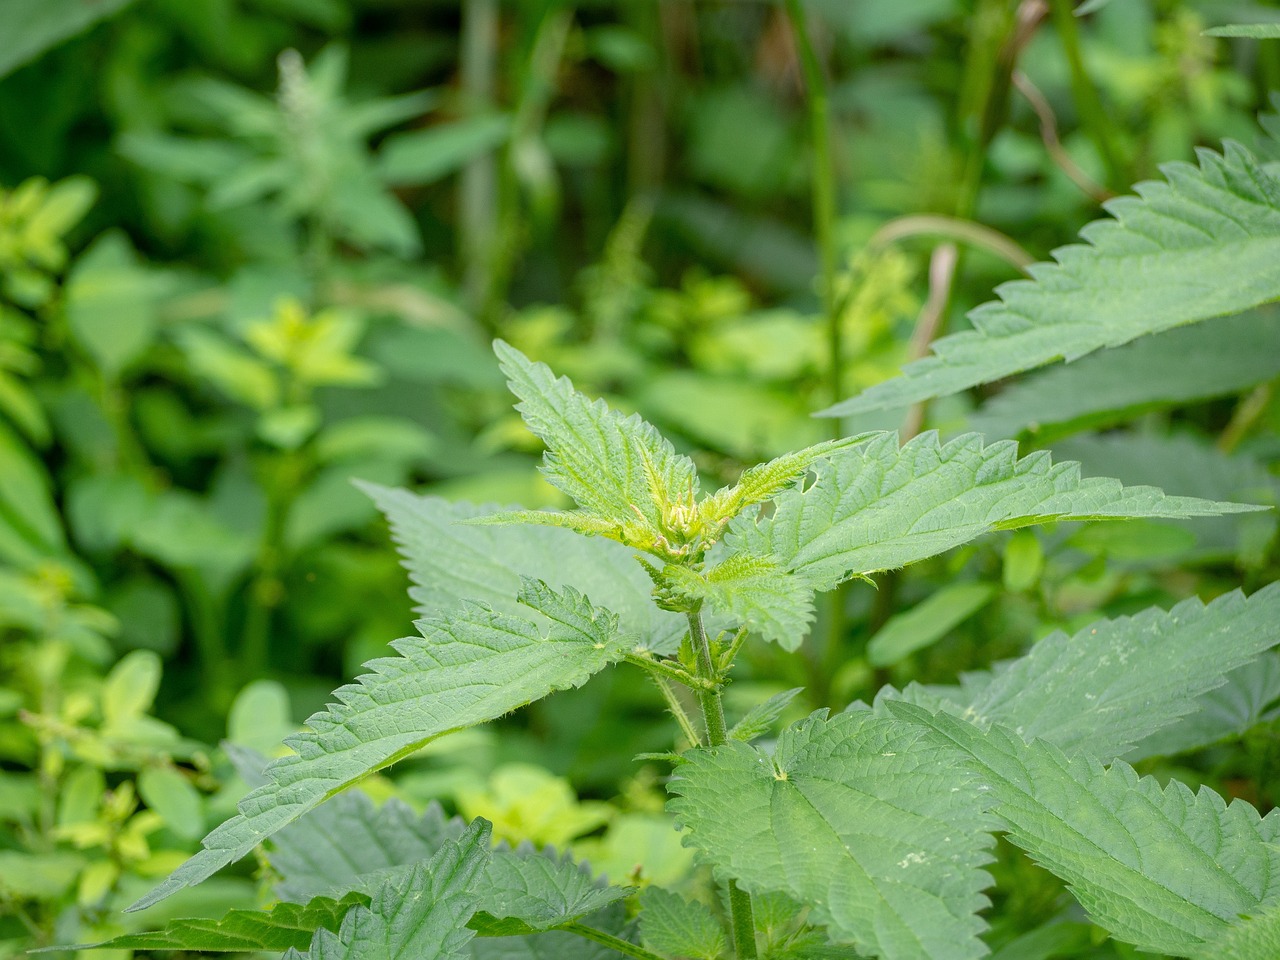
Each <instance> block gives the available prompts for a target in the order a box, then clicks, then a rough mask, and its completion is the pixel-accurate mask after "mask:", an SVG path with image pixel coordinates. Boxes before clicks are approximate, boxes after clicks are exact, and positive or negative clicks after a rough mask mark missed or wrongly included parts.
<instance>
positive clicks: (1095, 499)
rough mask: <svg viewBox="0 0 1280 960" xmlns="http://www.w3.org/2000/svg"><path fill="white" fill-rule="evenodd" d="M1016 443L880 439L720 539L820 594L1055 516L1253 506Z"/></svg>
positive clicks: (1182, 513)
mask: <svg viewBox="0 0 1280 960" xmlns="http://www.w3.org/2000/svg"><path fill="white" fill-rule="evenodd" d="M1017 449H1018V448H1017V444H1015V443H1013V442H1011V441H998V442H996V443H992V444H988V445H985V446H984V445H983V441H982V438H981V437H980V436H978V435H977V434H965V435H963V436H960V437H957V438H956V439H954V440H951V441H949V442H948V443H946V444H942V443H940V442H939V440H938V436H937V434H936V433H933V432H928V433H923V434H921V435H920V436H918V437H915V438H914V439H912V440H911V441H909V442H908V443H907V444H906V446H904V447H902V448H901V449H899V447H898V438H897V436H896V435H895V434H891V433H881V434H877V435H875V436H874V437H873V438H872V439H871V440H870V441H869V442H867V443H866V444H864V445H863V446H860V447H858V448H856V449H848V450H841V451H839V452H837V453H834V454H832V455H831V456H830V457H828V458H827V459H826V460H825V461H819V462H818V463H817V464H816V465H815V467H814V470H815V472H816V473H817V479H816V480H815V481H814V482H813V483H812V484H811V485H810V486H809V488H808V489H807V490H802V489H799V488H798V487H793V488H791V489H790V490H787V491H785V492H784V493H783V494H781V495H780V496H778V497H777V498H776V499H775V500H774V510H773V514H772V516H769V517H766V518H761V519H755V518H751V517H747V516H742V517H739V518H738V519H737V520H735V521H734V522H733V523H732V524H730V526H729V533H728V535H727V537H726V542H727V543H728V544H729V545H730V546H731V547H732V548H734V549H736V550H737V551H739V552H742V553H748V554H754V555H756V556H770V557H773V558H774V559H776V560H777V561H779V562H780V563H781V564H782V565H783V566H784V567H785V568H786V569H787V570H789V571H790V572H792V573H797V574H800V575H801V576H803V577H806V578H808V579H809V580H811V581H812V582H813V583H814V584H815V586H816V587H817V588H818V589H826V588H829V587H832V586H835V585H836V584H837V583H839V582H840V581H842V580H845V579H848V578H849V577H850V576H858V575H865V574H869V573H874V572H876V571H880V570H892V569H895V568H897V567H902V566H905V565H907V564H909V563H914V562H916V561H917V560H923V559H925V558H927V557H932V556H934V555H936V554H939V553H942V552H943V551H945V550H949V549H950V548H952V547H955V546H959V545H960V544H962V543H966V542H968V541H970V540H973V539H975V538H977V537H978V536H980V535H982V534H984V533H987V532H989V531H991V530H1010V529H1014V528H1017V527H1024V526H1028V525H1030V524H1035V523H1045V522H1048V521H1053V520H1094V519H1109V518H1119V517H1202V516H1214V515H1216V514H1220V513H1238V512H1242V511H1247V510H1256V509H1262V508H1260V507H1252V506H1243V505H1240V504H1231V503H1214V502H1211V501H1208V500H1200V499H1197V498H1194V497H1170V496H1166V495H1165V494H1164V493H1162V492H1161V491H1160V490H1158V489H1156V488H1155V487H1125V486H1122V485H1121V484H1120V482H1119V481H1116V480H1110V479H1104V478H1089V479H1086V478H1082V477H1081V476H1080V471H1079V465H1078V464H1075V463H1070V462H1066V463H1058V464H1054V463H1052V462H1051V461H1050V459H1049V454H1048V453H1045V452H1039V451H1038V452H1035V453H1032V454H1030V455H1028V456H1026V457H1023V458H1022V459H1021V460H1019V459H1018V455H1017Z"/></svg>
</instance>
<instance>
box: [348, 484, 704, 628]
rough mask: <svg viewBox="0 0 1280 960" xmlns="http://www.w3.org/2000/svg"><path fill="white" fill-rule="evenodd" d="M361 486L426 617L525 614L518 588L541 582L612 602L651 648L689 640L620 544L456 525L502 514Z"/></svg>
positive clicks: (550, 532) (682, 622) (519, 528)
mask: <svg viewBox="0 0 1280 960" xmlns="http://www.w3.org/2000/svg"><path fill="white" fill-rule="evenodd" d="M357 486H359V487H360V488H361V489H362V490H364V491H365V492H366V493H367V494H368V495H369V496H370V497H372V498H373V500H374V502H375V503H376V504H377V505H378V509H380V510H381V511H382V512H383V513H384V514H386V517H387V520H388V522H389V523H390V524H391V535H392V537H393V538H394V539H395V541H396V545H397V546H398V547H399V548H400V555H401V557H403V559H404V564H405V566H406V567H407V568H408V570H409V576H410V579H412V581H413V584H414V585H413V586H412V587H410V588H409V595H410V596H411V597H412V598H413V599H414V600H415V601H416V602H417V607H416V609H417V611H418V612H419V613H421V614H423V615H424V616H434V615H437V614H441V613H448V612H450V611H453V610H457V609H459V608H460V607H461V606H462V604H463V603H464V601H466V600H482V601H484V602H485V603H488V604H490V605H491V606H492V607H493V608H494V609H495V610H498V611H500V612H504V613H516V612H517V611H520V610H521V609H522V608H521V607H520V606H519V605H518V604H517V603H516V602H515V601H514V600H512V597H514V596H515V595H516V592H517V591H518V590H519V589H520V578H521V577H522V576H538V577H542V578H543V579H545V580H546V581H547V582H548V583H550V584H551V585H552V586H570V587H573V588H574V589H576V590H579V591H581V592H582V593H584V594H585V595H586V596H587V597H594V598H596V599H597V600H599V601H602V602H603V601H607V602H608V605H609V609H610V610H613V611H615V612H616V613H617V614H618V616H619V618H620V620H621V624H622V628H623V629H624V630H625V631H628V632H633V633H635V634H637V635H638V636H639V638H640V641H641V642H642V643H643V644H645V645H647V646H648V647H649V648H650V649H652V650H655V651H657V652H660V653H670V652H673V651H674V650H675V648H676V646H677V645H678V644H679V642H680V638H681V637H682V636H683V635H684V632H685V630H686V628H687V621H686V619H685V618H684V617H683V616H682V615H680V614H678V613H671V612H669V611H666V610H660V609H658V608H657V607H656V606H654V604H653V600H652V599H651V597H650V594H651V592H652V587H653V584H652V583H651V582H650V581H649V578H648V577H647V576H645V574H644V571H643V570H642V569H641V568H640V566H639V565H638V564H637V563H636V562H635V560H634V559H633V555H632V552H631V551H630V550H628V549H627V548H626V547H624V546H622V545H621V544H618V543H614V542H612V541H610V540H605V539H602V538H600V537H580V536H577V535H575V534H573V533H571V532H569V531H568V530H556V529H551V528H548V527H535V526H527V525H513V526H500V527H499V526H493V527H491V526H475V525H471V524H463V523H460V522H459V521H462V520H469V519H472V518H476V517H483V516H487V515H489V514H490V513H493V512H496V511H497V508H496V507H478V506H474V505H472V504H469V503H450V502H449V501H446V500H442V499H440V498H439V497H421V496H417V495H416V494H412V493H410V492H409V491H407V490H393V489H390V488H387V487H380V486H377V485H376V484H371V483H358V484H357ZM525 615H527V611H525Z"/></svg>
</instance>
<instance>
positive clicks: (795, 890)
mask: <svg viewBox="0 0 1280 960" xmlns="http://www.w3.org/2000/svg"><path fill="white" fill-rule="evenodd" d="M684 757H685V758H687V760H688V762H687V763H682V764H681V765H680V766H679V767H678V768H677V769H676V773H675V777H674V779H673V780H672V782H671V784H670V787H669V789H670V790H671V792H672V793H673V795H674V796H673V798H672V800H671V801H670V807H671V809H672V810H673V811H674V812H675V813H676V815H677V817H678V819H679V820H680V822H681V823H682V824H683V825H684V827H685V829H686V830H687V831H688V840H687V841H686V842H687V843H689V844H690V845H692V846H695V847H697V848H698V849H699V850H701V851H702V853H703V855H704V857H705V859H706V860H708V861H709V862H710V863H711V864H712V865H713V866H714V868H715V870H716V872H717V874H718V875H719V876H721V877H732V878H735V879H736V880H737V881H738V883H739V885H740V886H742V887H743V888H744V889H746V890H748V891H750V892H752V893H755V892H764V891H780V892H783V893H786V894H787V895H789V896H790V897H792V898H794V899H795V900H797V901H798V902H800V903H802V904H807V905H808V906H809V907H810V910H811V913H810V920H811V922H814V923H820V924H823V925H825V926H826V927H827V929H828V930H829V932H830V934H831V936H832V939H833V940H836V941H843V942H846V943H850V944H852V945H854V946H856V947H858V948H859V949H860V950H862V951H864V952H869V953H872V954H875V955H876V956H882V957H886V958H891V960H893V958H903V960H905V958H919V957H931V958H935V960H952V958H968V957H980V956H983V955H984V954H985V953H986V947H985V946H984V945H983V944H982V941H981V940H979V939H978V934H979V933H980V932H981V931H982V930H983V929H984V927H985V924H984V923H983V921H982V920H981V919H980V918H979V917H978V916H977V911H979V910H981V909H982V908H983V907H984V906H986V905H987V899H986V897H985V896H983V894H982V890H983V888H985V887H986V886H988V885H989V884H990V882H991V881H990V877H989V876H988V875H987V874H986V872H985V871H983V870H982V869H981V868H982V866H983V864H985V863H987V862H989V861H990V860H991V856H990V854H989V853H988V852H987V848H988V847H989V846H990V843H991V839H990V837H989V836H988V835H987V834H986V833H985V832H984V831H985V829H986V828H988V827H989V826H990V823H989V821H988V820H987V819H986V818H985V816H984V814H983V811H982V804H981V802H980V799H979V794H978V793H977V791H975V790H973V789H972V788H969V789H966V787H967V784H968V779H967V778H966V776H965V774H964V773H963V771H962V769H961V768H960V766H959V763H958V759H959V758H957V757H956V756H955V755H954V752H953V751H951V750H949V749H948V748H947V747H946V746H938V745H932V744H929V743H928V742H927V741H926V739H925V738H924V737H923V736H922V735H920V733H919V732H917V731H913V730H912V729H911V727H910V726H908V725H906V724H901V723H898V722H896V721H893V720H890V719H887V718H881V717H876V716H874V715H873V714H872V713H871V712H870V711H867V710H858V711H850V712H847V713H842V714H839V715H838V716H835V717H832V718H830V719H827V718H826V717H824V716H823V715H822V714H815V715H813V716H811V717H809V718H808V719H806V720H803V721H801V722H800V723H798V724H794V725H792V726H791V727H788V728H787V729H786V730H784V731H783V733H782V734H781V736H780V737H779V738H778V745H777V750H776V752H775V753H774V754H773V756H769V755H768V754H766V753H765V752H764V751H761V750H758V749H756V748H754V747H751V746H748V745H747V744H745V743H739V742H731V743H727V744H724V745H723V746H719V747H714V748H711V749H698V750H693V751H690V752H688V753H686V754H684Z"/></svg>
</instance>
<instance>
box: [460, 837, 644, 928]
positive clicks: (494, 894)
mask: <svg viewBox="0 0 1280 960" xmlns="http://www.w3.org/2000/svg"><path fill="white" fill-rule="evenodd" d="M478 892H479V896H480V901H479V906H478V908H477V912H476V914H475V916H474V917H473V918H472V920H471V929H473V930H475V931H477V932H478V933H479V935H480V936H482V937H505V936H513V935H519V934H529V933H542V932H545V931H548V930H551V929H553V928H555V927H559V926H562V925H564V924H566V923H572V922H573V921H575V920H580V919H582V918H583V917H585V916H587V915H588V914H592V913H595V912H596V911H598V910H602V909H604V908H605V907H607V906H609V905H610V904H613V903H617V902H618V901H620V900H623V899H625V898H626V897H627V896H628V895H629V894H631V893H632V891H631V890H630V889H629V888H626V887H613V886H610V885H609V884H607V883H605V882H603V881H600V880H597V879H596V878H595V876H594V875H593V874H592V872H591V869H590V868H589V867H588V866H586V865H585V864H578V863H575V862H574V861H573V860H572V859H571V858H569V857H567V856H558V855H556V853H555V851H554V850H548V851H545V852H539V851H537V850H535V849H534V848H533V847H532V846H530V845H528V844H521V845H520V846H519V847H517V848H516V849H514V850H501V849H499V850H497V851H495V852H494V853H493V856H492V858H491V859H490V861H489V864H488V866H487V867H486V868H485V872H484V882H483V884H482V888H481V889H480V890H479V891H478Z"/></svg>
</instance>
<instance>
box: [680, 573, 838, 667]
mask: <svg viewBox="0 0 1280 960" xmlns="http://www.w3.org/2000/svg"><path fill="white" fill-rule="evenodd" d="M663 576H664V579H668V580H669V581H670V584H671V586H672V588H673V589H675V590H676V591H678V592H679V593H681V594H682V595H684V596H686V597H690V598H693V599H696V600H705V601H707V602H708V603H710V604H711V608H712V609H713V610H715V611H716V612H717V613H721V614H724V615H725V616H726V617H729V618H730V619H732V620H733V621H736V622H737V623H740V624H744V625H746V626H748V627H750V628H751V629H753V630H755V631H756V632H758V633H759V634H760V636H762V637H764V638H765V639H766V640H772V641H773V642H774V643H777V644H779V645H780V646H781V647H782V648H783V649H784V650H796V649H798V648H799V646H800V644H801V642H802V641H803V640H804V638H805V636H806V635H807V634H808V633H809V623H810V622H811V621H812V620H813V592H814V588H813V584H812V583H810V582H809V581H808V580H807V579H806V578H804V577H800V576H795V575H794V574H792V573H790V572H788V571H787V570H786V569H785V568H784V567H783V566H781V565H780V564H778V563H776V562H775V561H773V560H770V559H768V558H766V557H758V556H752V555H750V554H742V553H736V554H731V555H730V556H728V557H726V558H725V559H724V560H723V561H722V562H720V563H719V564H717V565H716V566H714V567H712V568H711V569H710V570H708V571H707V572H706V573H705V574H701V573H698V572H696V571H694V570H690V569H688V568H687V567H679V566H675V565H668V566H667V567H666V569H665V570H664V571H663Z"/></svg>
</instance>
